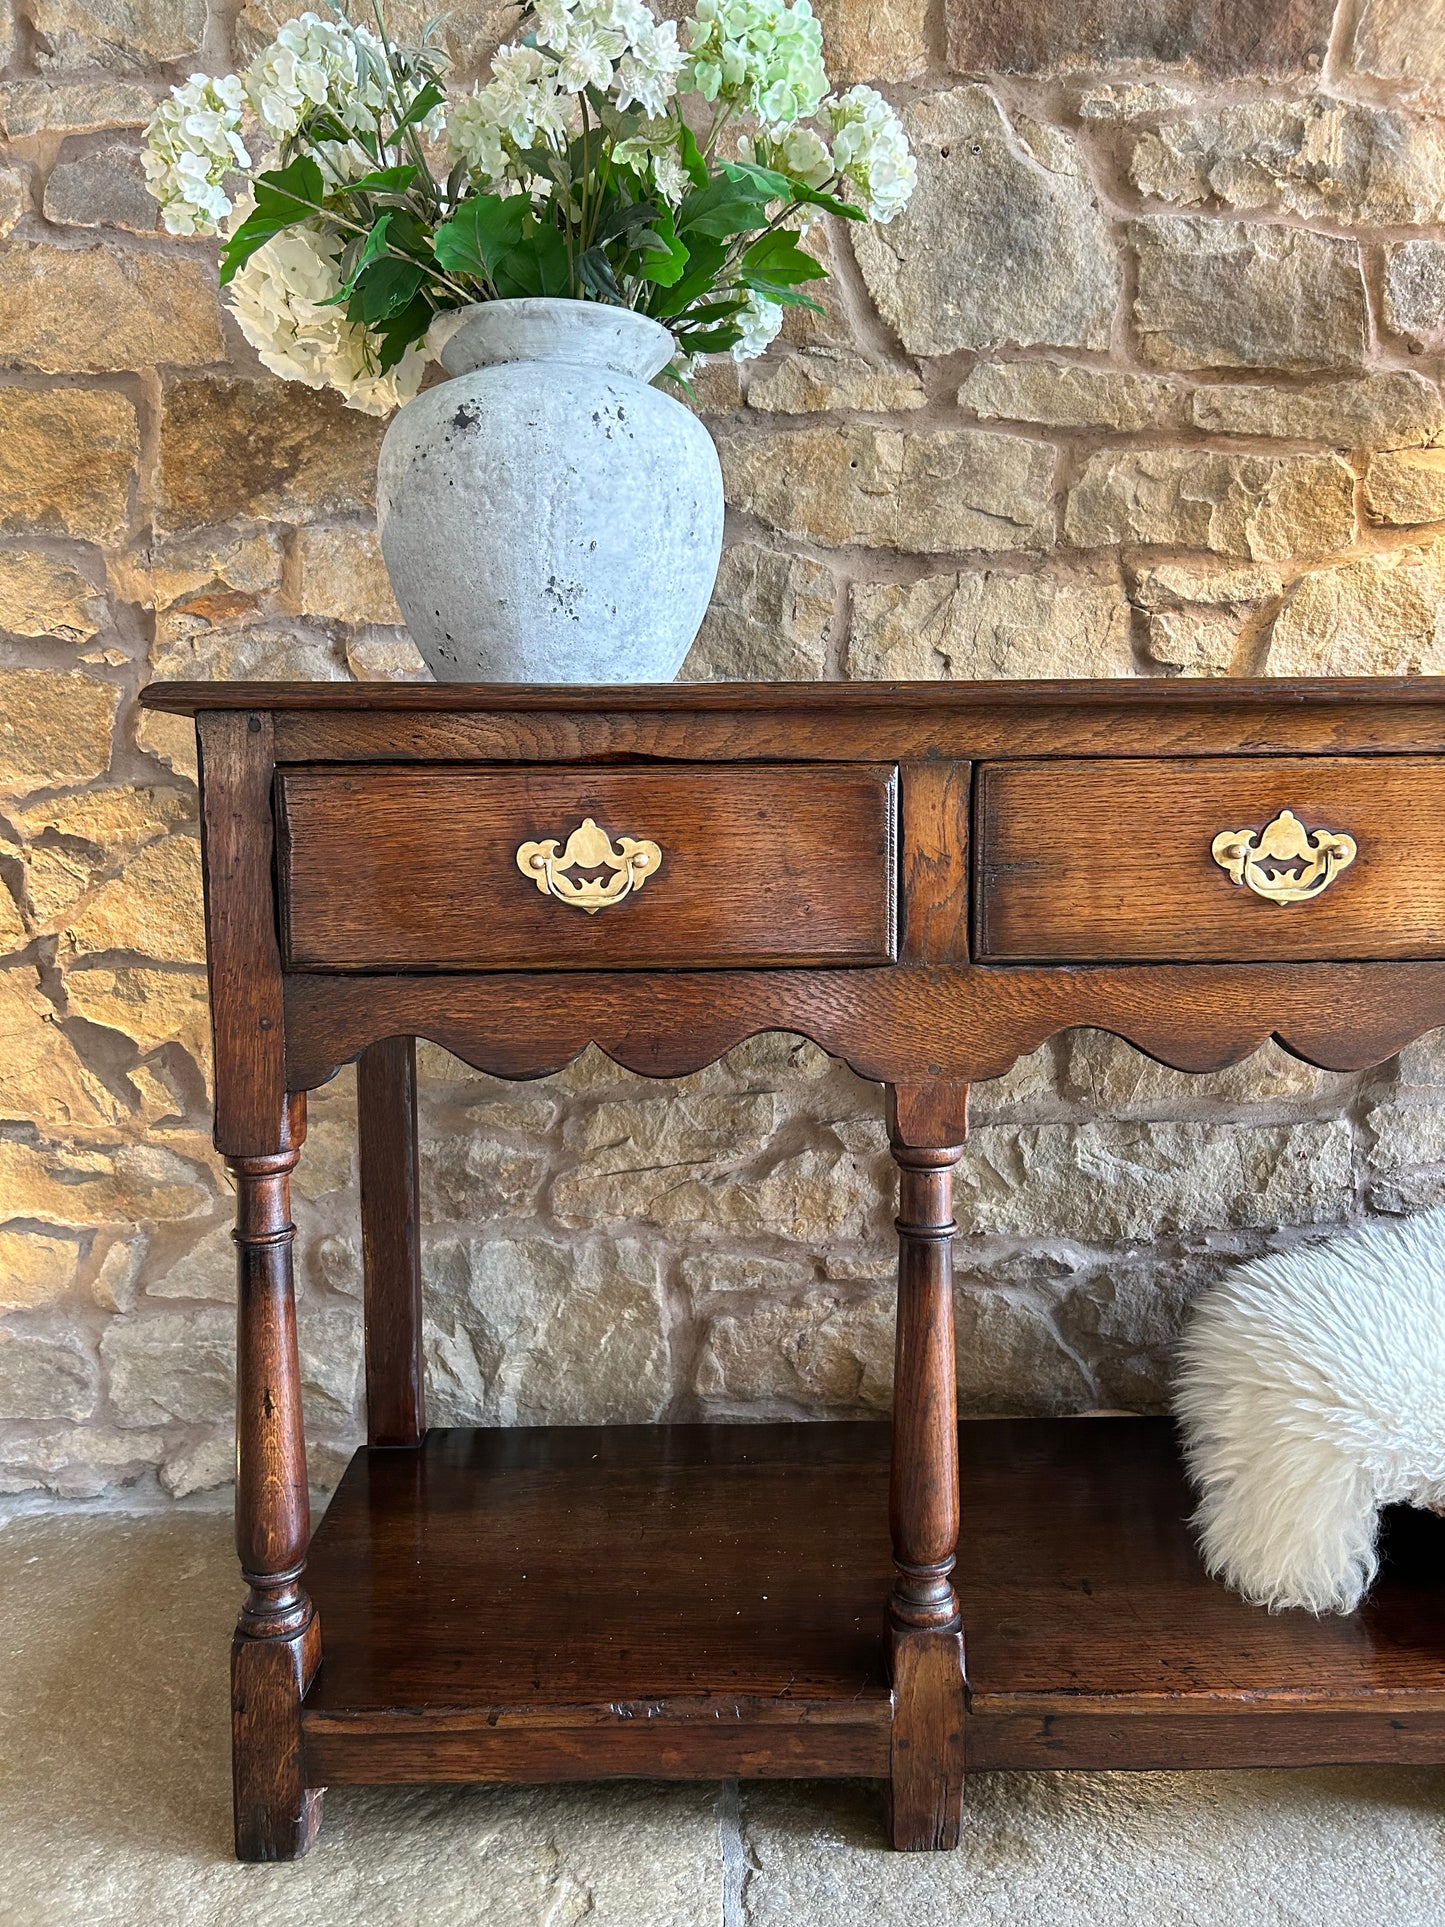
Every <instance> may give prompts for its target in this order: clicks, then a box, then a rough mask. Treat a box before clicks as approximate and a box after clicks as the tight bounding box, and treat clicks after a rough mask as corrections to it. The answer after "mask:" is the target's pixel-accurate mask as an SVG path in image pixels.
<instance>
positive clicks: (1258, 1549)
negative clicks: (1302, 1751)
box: [1174, 1211, 1445, 1613]
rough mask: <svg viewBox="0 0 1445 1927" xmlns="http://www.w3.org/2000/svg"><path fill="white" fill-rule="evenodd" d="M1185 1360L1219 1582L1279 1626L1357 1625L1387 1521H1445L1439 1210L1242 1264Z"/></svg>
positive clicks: (1442, 1215)
mask: <svg viewBox="0 0 1445 1927" xmlns="http://www.w3.org/2000/svg"><path fill="white" fill-rule="evenodd" d="M1180 1357H1181V1363H1180V1369H1179V1372H1178V1374H1177V1377H1176V1380H1175V1387H1174V1407H1175V1411H1176V1412H1177V1414H1178V1417H1179V1420H1180V1422H1181V1425H1182V1427H1183V1431H1184V1447H1185V1460H1186V1464H1187V1466H1188V1469H1189V1474H1190V1477H1191V1478H1192V1479H1193V1481H1194V1483H1195V1485H1196V1486H1197V1487H1198V1489H1199V1492H1200V1494H1201V1499H1202V1503H1201V1504H1200V1507H1199V1510H1198V1512H1196V1513H1195V1515H1194V1520H1193V1523H1194V1525H1195V1526H1196V1527H1197V1528H1198V1531H1199V1536H1200V1544H1201V1548H1202V1550H1203V1554H1204V1562H1205V1565H1206V1566H1207V1567H1208V1569H1209V1571H1210V1572H1211V1573H1212V1574H1213V1575H1214V1576H1215V1577H1216V1578H1218V1579H1222V1580H1224V1582H1225V1583H1226V1585H1229V1586H1232V1587H1233V1588H1234V1589H1235V1591H1237V1592H1240V1593H1243V1595H1244V1597H1245V1598H1246V1599H1248V1600H1251V1601H1252V1602H1253V1603H1254V1604H1256V1605H1261V1606H1268V1607H1269V1608H1270V1610H1271V1611H1279V1610H1280V1609H1281V1608H1283V1607H1286V1606H1303V1607H1305V1608H1306V1609H1307V1610H1308V1611H1310V1612H1314V1613H1324V1612H1340V1613H1347V1612H1353V1610H1354V1609H1355V1607H1356V1606H1358V1605H1359V1603H1360V1601H1361V1599H1362V1598H1363V1597H1364V1595H1365V1593H1366V1591H1367V1590H1368V1588H1369V1586H1370V1585H1371V1583H1372V1581H1373V1580H1374V1577H1375V1572H1376V1569H1377V1566H1378V1559H1377V1556H1376V1551H1375V1542H1376V1538H1377V1535H1378V1530H1379V1513H1380V1508H1381V1506H1385V1505H1393V1504H1398V1503H1402V1502H1405V1503H1409V1504H1413V1505H1421V1506H1429V1507H1431V1508H1433V1509H1435V1510H1440V1509H1442V1508H1445V1211H1434V1212H1431V1213H1429V1214H1428V1215H1427V1216H1424V1217H1418V1218H1412V1219H1405V1220H1403V1221H1391V1222H1381V1223H1375V1224H1370V1225H1367V1226H1366V1227H1365V1228H1364V1229H1363V1230H1361V1231H1359V1232H1356V1233H1353V1234H1351V1235H1349V1236H1346V1237H1341V1238H1335V1239H1331V1240H1330V1241H1329V1242H1327V1243H1324V1244H1317V1245H1309V1246H1300V1247H1299V1248H1298V1249H1296V1250H1293V1251H1283V1252H1276V1253H1274V1254H1272V1255H1271V1256H1270V1257H1267V1258H1260V1259H1257V1260H1256V1261H1255V1262H1254V1263H1252V1264H1248V1265H1244V1266H1242V1267H1241V1268H1240V1269H1239V1270H1238V1271H1236V1272H1233V1273H1231V1275H1230V1276H1229V1277H1227V1278H1225V1279H1224V1280H1222V1282H1221V1283H1219V1284H1218V1285H1216V1286H1214V1287H1213V1288H1212V1289H1211V1290H1209V1291H1207V1292H1205V1293H1204V1294H1203V1295H1202V1296H1201V1297H1200V1298H1199V1300H1198V1301H1197V1303H1196V1304H1195V1306H1194V1308H1193V1310H1192V1312H1191V1315H1190V1320H1189V1324H1188V1326H1187V1329H1186V1331H1185V1335H1184V1339H1183V1342H1182V1345H1181V1348H1180Z"/></svg>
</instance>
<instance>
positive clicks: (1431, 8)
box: [1350, 0, 1445, 87]
mask: <svg viewBox="0 0 1445 1927" xmlns="http://www.w3.org/2000/svg"><path fill="white" fill-rule="evenodd" d="M1350 65H1351V66H1352V67H1353V68H1354V69H1355V71H1356V72H1357V73H1361V74H1373V75H1375V76H1376V77H1377V78H1378V79H1380V80H1403V81H1408V82H1414V83H1415V84H1416V85H1418V86H1424V87H1441V86H1445V10H1442V8H1441V4H1440V0H1365V4H1364V6H1363V7H1362V8H1361V10H1360V14H1359V18H1358V20H1357V22H1356V26H1355V37H1354V44H1353V46H1352V48H1351V51H1350Z"/></svg>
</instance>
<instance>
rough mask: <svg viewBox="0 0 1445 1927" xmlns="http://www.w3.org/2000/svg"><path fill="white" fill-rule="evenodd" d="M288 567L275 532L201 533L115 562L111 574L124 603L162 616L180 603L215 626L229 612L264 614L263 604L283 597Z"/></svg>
mask: <svg viewBox="0 0 1445 1927" xmlns="http://www.w3.org/2000/svg"><path fill="white" fill-rule="evenodd" d="M283 564H284V555H283V550H282V544H281V540H280V538H279V537H278V536H277V535H276V534H275V533H273V531H272V530H270V529H252V530H247V531H245V532H244V533H242V534H236V533H234V532H232V531H229V530H219V531H218V530H211V529H198V530H195V531H193V532H192V533H190V534H188V535H181V536H176V537H174V538H173V539H172V540H170V541H168V542H152V543H150V544H149V545H148V546H147V547H146V548H145V549H144V550H142V551H140V552H138V553H137V552H132V553H130V554H127V555H119V556H112V557H110V558H109V559H108V571H109V576H110V581H111V585H112V587H113V589H114V591H115V594H116V595H117V596H118V597H120V598H121V599H122V600H123V601H126V602H138V603H139V604H140V605H141V607H142V608H143V609H155V610H157V611H163V610H168V609H171V608H173V607H174V606H175V605H176V604H178V603H180V604H184V605H185V608H186V610H187V612H188V613H190V614H192V615H195V616H197V617H199V618H202V619H207V620H215V619H219V618H220V616H221V614H222V612H223V611H224V610H226V609H235V610H236V611H237V612H238V613H243V612H249V611H250V610H252V609H258V608H260V607H261V606H262V600H263V598H265V597H266V596H268V595H270V594H272V593H275V592H279V590H280V588H281V573H282V568H283Z"/></svg>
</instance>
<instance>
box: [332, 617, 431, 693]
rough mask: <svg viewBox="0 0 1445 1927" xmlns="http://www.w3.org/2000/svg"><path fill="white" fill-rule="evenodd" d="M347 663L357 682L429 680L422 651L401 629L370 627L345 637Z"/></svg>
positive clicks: (429, 676)
mask: <svg viewBox="0 0 1445 1927" xmlns="http://www.w3.org/2000/svg"><path fill="white" fill-rule="evenodd" d="M346 666H347V668H348V669H349V670H350V671H351V673H352V675H353V676H354V677H355V678H356V680H357V681H358V682H430V681H431V680H432V673H431V671H430V669H428V668H427V666H426V664H425V663H424V662H423V661H422V659H421V651H420V650H419V649H418V648H417V646H416V644H415V643H414V642H413V641H412V639H411V637H410V636H409V635H407V634H406V632H405V631H404V630H396V629H370V630H362V631H361V632H360V633H359V634H356V635H350V636H348V637H347V638H346Z"/></svg>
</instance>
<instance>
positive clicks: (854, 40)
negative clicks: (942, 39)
mask: <svg viewBox="0 0 1445 1927" xmlns="http://www.w3.org/2000/svg"><path fill="white" fill-rule="evenodd" d="M813 11H814V12H815V13H816V14H817V16H818V18H819V20H821V21H822V23H823V46H824V50H825V52H826V53H827V57H828V73H829V75H830V76H831V78H832V80H833V84H834V86H835V87H837V88H839V89H840V90H841V89H842V88H844V87H851V86H852V84H853V83H854V81H857V80H872V81H877V80H913V79H915V78H916V77H917V76H918V75H919V74H921V73H923V72H924V71H925V69H926V68H927V66H928V64H929V50H928V31H927V25H928V8H927V5H926V0H895V4H893V5H891V6H888V7H878V6H874V5H872V4H870V0H818V4H817V6H816V7H815V8H814V9H813Z"/></svg>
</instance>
